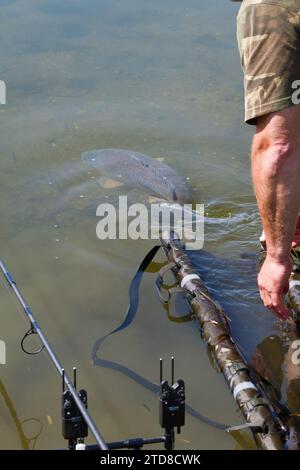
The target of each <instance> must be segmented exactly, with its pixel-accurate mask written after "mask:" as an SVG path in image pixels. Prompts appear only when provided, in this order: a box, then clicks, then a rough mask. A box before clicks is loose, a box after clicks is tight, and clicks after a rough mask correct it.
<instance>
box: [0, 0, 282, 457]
mask: <svg viewBox="0 0 300 470" xmlns="http://www.w3.org/2000/svg"><path fill="white" fill-rule="evenodd" d="M0 7H1V30H0V40H1V51H0V52H1V62H0V64H1V65H0V79H1V80H4V81H5V82H6V85H7V104H6V105H0V125H1V139H0V208H1V230H0V241H1V257H3V258H4V260H5V261H6V263H7V264H8V265H9V267H10V270H11V271H12V272H13V273H14V275H15V277H16V279H17V281H18V285H19V287H21V288H22V290H23V293H24V295H25V296H26V299H27V300H28V302H29V303H30V305H31V307H32V309H33V311H34V312H35V313H36V316H37V317H38V319H39V322H40V324H41V326H42V327H43V328H44V329H45V331H46V332H47V336H48V338H49V339H50V341H51V343H52V345H53V347H54V348H55V350H56V351H57V354H58V355H59V357H60V358H61V359H62V361H63V363H64V364H65V367H66V369H67V370H71V368H72V367H73V366H76V367H77V368H78V371H79V377H78V382H79V385H80V386H84V387H85V388H87V389H88V392H89V404H90V411H91V414H92V415H93V417H94V419H95V420H96V422H97V423H98V425H99V427H100V428H101V431H102V433H103V435H104V437H105V438H106V439H107V440H119V439H121V438H127V437H135V436H145V437H152V436H156V435H160V432H161V431H160V428H159V424H158V413H157V409H158V406H157V398H156V397H155V395H154V394H153V393H152V392H150V391H149V390H147V389H145V388H143V387H142V386H141V385H139V384H137V383H135V382H133V381H132V380H131V379H130V378H129V377H125V376H123V375H122V374H120V373H118V372H117V371H112V370H109V369H101V368H98V367H95V366H93V365H92V364H91V360H90V354H91V350H92V346H93V344H94V342H95V341H96V340H97V339H98V338H99V337H100V336H102V335H103V334H105V333H106V332H108V331H110V330H111V329H112V328H114V327H115V326H116V325H117V324H118V323H119V322H120V321H121V319H122V316H123V313H124V311H125V310H126V305H127V301H128V286H129V283H130V280H131V278H132V276H133V274H134V272H135V269H136V267H137V265H138V263H139V261H140V260H141V259H142V257H143V256H144V254H145V253H146V250H147V249H149V248H150V247H151V246H152V245H153V243H152V242H150V241H149V242H146V241H137V242H134V241H130V240H129V241H124V240H122V241H121V240H120V241H118V240H116V241H100V240H98V239H97V237H96V232H95V229H96V223H97V219H96V216H95V210H96V207H97V205H98V204H99V203H100V202H103V201H105V202H113V201H115V200H116V196H117V194H118V193H117V192H116V191H114V190H104V189H103V188H101V187H100V186H99V184H98V182H97V181H98V178H97V176H98V175H97V172H93V171H90V169H89V168H87V167H86V166H85V165H84V162H82V161H81V160H80V154H81V152H83V151H85V150H89V149H93V148H105V147H115V148H118V147H120V148H125V149H126V148H129V149H134V150H136V151H139V152H142V153H145V154H147V155H150V156H153V157H163V158H164V161H165V163H167V164H169V165H170V166H172V167H173V168H174V169H176V170H177V171H178V173H180V174H182V175H183V176H184V177H188V178H190V180H189V184H190V186H191V188H192V189H193V199H194V200H195V201H197V202H199V203H204V204H205V211H206V213H207V215H208V216H209V219H208V223H207V225H206V227H205V230H206V241H205V249H206V250H207V251H208V252H210V253H212V256H211V257H210V256H208V259H207V262H206V263H204V265H203V264H202V263H201V262H200V261H199V269H201V268H203V270H204V275H205V276H206V278H207V282H208V284H209V286H210V288H211V289H212V292H213V293H214V294H215V296H216V297H217V298H218V300H219V301H220V302H221V303H223V305H224V307H226V310H227V312H228V314H229V315H230V316H231V317H232V327H233V331H234V333H235V334H236V337H237V338H238V340H239V341H240V343H241V344H242V345H243V347H244V350H245V351H246V353H247V354H248V356H249V358H251V356H252V354H253V352H254V351H255V348H256V346H257V344H259V343H260V342H261V341H262V340H263V339H264V337H266V336H268V335H270V334H272V333H274V331H275V330H274V328H275V327H276V325H275V326H274V319H273V317H272V315H271V314H270V313H269V312H266V311H265V310H264V309H263V308H262V307H261V305H260V302H259V299H258V295H257V291H256V284H255V268H254V262H253V259H251V258H249V259H248V258H246V259H243V258H241V257H240V256H241V254H242V253H248V254H249V253H250V254H251V253H254V252H255V250H256V249H257V237H258V235H259V233H260V223H259V219H258V216H257V209H256V206H255V201H254V198H253V195H252V189H251V181H250V174H249V156H248V154H249V146H250V141H251V132H252V130H251V129H248V128H246V126H245V125H244V124H243V96H242V93H243V87H242V74H241V70H240V66H239V58H238V52H237V47H236V42H235V18H236V13H237V5H234V4H231V3H230V2H229V1H228V2H224V1H223V0H209V1H206V2H204V1H201V2H199V1H198V0H197V1H196V0H187V1H185V2H182V1H179V0H164V1H161V0H160V1H159V0H152V1H151V2H146V1H144V0H87V1H85V2H83V1H80V0H70V1H68V2H61V1H58V0H43V1H39V2H36V1H31V0H25V1H12V0H10V1H5V0H0ZM136 194H137V193H135V192H134V191H133V193H132V197H136ZM137 197H139V198H140V197H143V196H141V195H137ZM193 256H194V257H195V262H196V263H197V260H198V258H197V254H194V255H193ZM159 259H160V260H162V259H163V258H162V256H161V257H160V258H159ZM224 259H225V260H224ZM154 279H155V277H154V274H147V275H145V277H144V280H143V283H142V292H141V299H140V308H139V312H138V316H137V319H136V321H135V323H134V324H133V325H132V326H131V327H130V328H129V329H127V330H126V331H124V332H122V333H120V334H119V336H118V337H116V336H115V337H114V338H112V339H111V340H109V341H107V343H106V344H105V346H104V347H103V357H105V358H107V359H110V360H114V361H117V362H120V363H121V364H123V365H125V366H127V367H129V368H130V369H132V370H134V371H136V372H137V373H139V374H140V375H142V376H144V377H145V378H147V379H148V380H150V381H152V382H157V380H158V369H159V367H158V361H159V357H164V358H166V359H167V358H168V357H170V355H174V356H175V357H176V372H177V375H178V376H180V377H182V378H184V380H185V381H186V387H187V401H188V403H189V404H190V405H191V406H192V407H193V408H195V409H196V410H198V411H199V412H200V413H202V414H204V415H206V416H207V417H209V418H212V419H215V420H217V421H219V422H220V423H226V424H227V423H228V424H237V423H239V422H240V421H241V419H240V417H239V415H238V413H237V411H236V408H235V405H234V403H233V399H232V397H231V395H230V393H229V392H228V390H227V388H226V385H225V384H224V382H223V379H222V376H221V375H220V374H217V373H216V371H215V370H214V369H213V368H212V367H211V364H210V362H209V360H208V358H207V355H206V347H205V345H204V344H203V343H202V341H201V340H200V337H199V333H198V331H197V327H196V325H195V324H194V323H185V324H177V323H172V322H170V320H169V319H168V318H167V316H166V314H165V311H164V310H163V308H162V306H161V304H160V303H159V301H158V299H157V298H156V295H155V291H154V287H153V282H154ZM0 292H1V295H0V312H1V315H0V325H1V333H0V337H1V338H2V339H3V340H5V342H6V347H7V364H6V365H1V366H0V367H1V377H0V379H1V384H0V416H1V419H0V435H1V442H0V447H1V448H2V449H6V448H16V449H17V448H21V447H22V443H21V440H20V436H19V434H18V432H17V428H16V424H15V422H16V421H17V420H18V419H19V420H20V421H21V422H23V421H24V420H27V419H28V418H32V417H33V418H35V420H38V421H39V422H40V423H41V426H42V431H41V434H40V435H39V437H38V438H37V440H36V442H35V446H36V448H38V449H43V448H61V447H62V446H63V445H64V441H63V439H62V437H61V431H60V426H61V424H60V383H59V380H58V378H57V376H56V373H55V371H54V370H53V368H52V366H51V364H50V363H49V361H48V359H47V357H46V355H45V354H41V355H39V356H35V357H30V356H26V355H24V354H23V353H22V352H21V350H20V347H19V343H20V339H21V337H22V334H23V333H24V332H25V330H26V329H27V328H28V325H27V323H26V321H25V319H24V317H23V316H22V314H21V313H19V312H18V311H17V309H16V306H15V304H14V302H13V301H12V298H11V297H10V296H9V294H8V293H7V291H6V289H5V288H4V287H3V286H2V285H1V287H0ZM276 334H279V333H278V332H277V330H276ZM275 354H276V352H275ZM4 389H5V390H6V392H7V394H8V395H5V390H4ZM5 396H6V398H7V396H9V400H10V401H9V403H8V400H6V401H5V399H4V397H5ZM12 406H13V407H14V409H15V412H16V413H17V415H18V416H17V417H16V416H15V422H14V419H13V417H12V414H11V413H12ZM38 431H39V424H38V422H37V421H34V422H33V421H30V422H28V421H27V422H25V423H24V432H25V434H26V435H27V436H32V435H34V434H36V433H37V432H38ZM24 442H25V441H24V439H23V446H24V445H25V444H26V442H25V444H24ZM89 442H93V440H92V438H91V437H90V439H89ZM29 445H30V446H32V445H33V441H31V442H30V444H29ZM249 445H250V444H249ZM177 448H178V449H203V448H204V449H236V448H240V445H239V444H238V443H237V442H236V441H235V440H234V439H233V437H231V436H229V435H228V434H226V433H224V432H222V431H219V430H216V429H214V428H212V427H210V426H207V425H205V424H203V423H201V422H200V421H199V420H197V419H195V418H193V417H191V416H189V415H187V423H186V426H185V428H184V430H183V432H182V434H181V435H180V436H179V438H178V439H177Z"/></svg>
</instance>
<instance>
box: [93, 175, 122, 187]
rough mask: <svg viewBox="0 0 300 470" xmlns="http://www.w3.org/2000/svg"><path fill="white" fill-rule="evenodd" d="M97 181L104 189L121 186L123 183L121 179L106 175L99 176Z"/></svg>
mask: <svg viewBox="0 0 300 470" xmlns="http://www.w3.org/2000/svg"><path fill="white" fill-rule="evenodd" d="M98 182H99V184H100V186H101V188H104V189H114V188H118V187H119V186H123V184H124V183H122V182H121V181H117V180H114V179H112V178H107V177H106V176H101V178H99V180H98Z"/></svg>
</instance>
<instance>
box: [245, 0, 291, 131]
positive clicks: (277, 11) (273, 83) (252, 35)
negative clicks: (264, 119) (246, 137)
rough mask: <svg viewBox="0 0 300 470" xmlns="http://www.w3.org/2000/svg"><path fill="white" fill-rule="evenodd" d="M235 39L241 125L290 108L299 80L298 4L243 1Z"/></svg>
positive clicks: (279, 0)
mask: <svg viewBox="0 0 300 470" xmlns="http://www.w3.org/2000/svg"><path fill="white" fill-rule="evenodd" d="M237 38H238V44H239V50H240V56H241V63H242V68H243V70H244V74H245V121H246V122H248V123H250V124H255V121H256V118H257V117H258V116H263V115H266V114H268V113H270V112H275V111H280V110H282V109H284V108H287V107H288V106H292V105H293V101H292V94H293V93H294V92H295V88H292V84H293V82H294V81H296V80H300V57H299V54H300V0H243V2H242V5H241V7H240V10H239V14H238V20H237Z"/></svg>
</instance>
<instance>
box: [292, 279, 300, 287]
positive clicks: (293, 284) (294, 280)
mask: <svg viewBox="0 0 300 470" xmlns="http://www.w3.org/2000/svg"><path fill="white" fill-rule="evenodd" d="M295 286H300V281H298V280H296V279H292V280H291V281H290V287H295Z"/></svg>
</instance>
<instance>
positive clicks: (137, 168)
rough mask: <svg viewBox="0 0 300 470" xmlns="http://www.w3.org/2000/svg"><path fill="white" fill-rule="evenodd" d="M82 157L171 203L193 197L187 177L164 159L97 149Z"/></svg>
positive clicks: (109, 173) (111, 175)
mask: <svg viewBox="0 0 300 470" xmlns="http://www.w3.org/2000/svg"><path fill="white" fill-rule="evenodd" d="M81 159H82V160H83V161H85V162H88V163H89V164H90V165H92V166H93V167H95V168H97V169H99V170H100V171H101V173H103V174H104V175H105V176H108V177H109V178H113V179H114V180H116V181H118V182H121V183H124V184H129V185H131V186H133V187H135V188H139V189H141V190H143V191H145V190H146V191H148V192H149V193H150V194H151V195H153V196H159V197H162V198H163V199H166V200H167V201H169V202H173V203H174V202H175V203H178V204H187V203H189V202H190V200H191V195H190V190H189V187H188V185H187V183H186V180H185V178H183V177H182V176H180V175H178V173H177V172H176V171H175V170H173V168H171V167H169V166H168V165H166V164H165V163H162V162H161V161H159V160H157V159H154V158H151V157H148V156H147V155H144V154H142V153H139V152H135V151H133V150H124V149H97V150H89V151H86V152H83V153H82V154H81Z"/></svg>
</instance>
